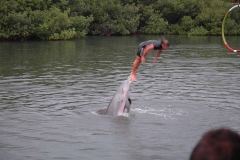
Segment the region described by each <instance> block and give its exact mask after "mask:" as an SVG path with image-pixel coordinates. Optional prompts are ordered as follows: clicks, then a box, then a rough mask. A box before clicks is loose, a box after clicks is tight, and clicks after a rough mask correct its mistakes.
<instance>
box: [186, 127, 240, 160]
mask: <svg viewBox="0 0 240 160" xmlns="http://www.w3.org/2000/svg"><path fill="white" fill-rule="evenodd" d="M190 160H240V135H239V134H238V133H236V132H234V131H231V130H229V129H217V130H211V131H209V132H207V133H205V134H204V135H203V137H202V139H201V140H200V141H199V142H198V144H197V145H196V147H195V148H194V150H193V151H192V154H191V157H190Z"/></svg>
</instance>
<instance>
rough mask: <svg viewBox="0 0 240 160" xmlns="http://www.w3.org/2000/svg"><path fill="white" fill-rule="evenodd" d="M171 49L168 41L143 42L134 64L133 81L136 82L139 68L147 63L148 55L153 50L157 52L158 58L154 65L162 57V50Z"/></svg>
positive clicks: (155, 59)
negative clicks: (141, 64)
mask: <svg viewBox="0 0 240 160" xmlns="http://www.w3.org/2000/svg"><path fill="white" fill-rule="evenodd" d="M168 47H169V42H168V40H166V39H162V40H148V41H145V42H142V43H140V44H139V46H138V51H137V56H136V59H135V61H134V63H133V66H132V72H131V75H130V76H131V79H132V81H136V80H137V77H136V72H137V69H138V66H139V65H140V63H141V62H142V63H145V61H146V58H145V57H146V55H147V54H148V53H149V52H150V51H151V50H157V53H156V56H155V58H154V60H153V62H154V63H156V62H157V58H158V57H159V56H160V54H161V52H162V50H167V49H168Z"/></svg>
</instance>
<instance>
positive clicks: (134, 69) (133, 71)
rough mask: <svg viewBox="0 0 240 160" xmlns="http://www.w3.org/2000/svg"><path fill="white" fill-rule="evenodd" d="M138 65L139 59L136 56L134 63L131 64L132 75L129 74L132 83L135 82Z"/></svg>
mask: <svg viewBox="0 0 240 160" xmlns="http://www.w3.org/2000/svg"><path fill="white" fill-rule="evenodd" d="M140 63H141V57H139V56H137V57H136V59H135V61H134V62H133V66H132V73H131V79H132V81H136V80H137V77H136V73H137V69H138V66H139V65H140Z"/></svg>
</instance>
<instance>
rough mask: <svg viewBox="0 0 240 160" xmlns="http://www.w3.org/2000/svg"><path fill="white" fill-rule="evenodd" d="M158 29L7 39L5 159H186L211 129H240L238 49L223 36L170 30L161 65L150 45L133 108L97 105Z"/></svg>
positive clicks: (0, 87) (0, 55)
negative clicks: (116, 110)
mask: <svg viewBox="0 0 240 160" xmlns="http://www.w3.org/2000/svg"><path fill="white" fill-rule="evenodd" d="M159 38H160V37H158V36H126V37H95V36H92V37H91V36H90V37H85V38H81V39H75V40H69V41H52V42H48V41H31V42H1V43H0V121H1V123H0V159H2V160H9V159H12V160H18V159H19V160H22V159H25V160H27V159H29V160H30V159H58V160H59V159H86V160H87V159H89V160H95V159H106V160H112V159H115V160H118V159H119V160H123V159H133V160H145V159H162V160H173V159H182V160H185V159H188V158H189V155H190V153H191V151H192V149H193V147H194V146H195V145H196V143H197V141H198V140H199V139H200V137H201V136H202V134H203V133H205V132H206V131H208V130H210V129H214V128H219V127H227V128H231V129H234V130H236V131H237V132H238V133H240V125H239V124H240V118H239V114H240V106H239V103H240V100H239V97H240V91H239V89H240V83H239V82H240V55H239V54H236V53H231V52H229V51H228V50H227V49H226V48H225V47H224V45H223V43H222V39H221V37H211V36H209V37H188V36H165V38H167V39H168V40H169V41H170V44H171V46H170V49H169V50H168V51H163V53H162V55H161V56H160V57H159V59H158V62H157V63H156V64H153V63H152V61H153V57H154V56H155V52H154V51H153V52H151V53H149V54H148V55H147V59H146V60H147V61H146V63H145V64H142V65H141V66H140V67H139V69H138V73H137V78H138V81H137V82H134V83H132V84H131V88H130V97H131V99H132V107H131V111H130V113H129V114H127V115H124V116H122V117H107V116H100V115H97V114H96V111H97V110H98V109H101V108H103V107H107V106H108V104H109V102H110V100H111V98H112V96H113V95H114V94H115V92H116V90H117V87H118V86H119V85H120V84H121V82H122V81H123V80H125V79H126V78H127V77H128V75H129V74H130V72H131V67H132V63H133V61H134V59H135V56H136V51H137V46H138V44H139V43H140V42H142V41H144V40H148V39H159ZM226 39H227V41H228V43H229V45H230V46H233V47H237V46H238V43H237V42H239V40H240V39H239V37H226ZM239 48H240V46H239ZM239 48H236V49H239Z"/></svg>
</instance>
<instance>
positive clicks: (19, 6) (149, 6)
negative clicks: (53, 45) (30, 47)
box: [0, 0, 240, 40]
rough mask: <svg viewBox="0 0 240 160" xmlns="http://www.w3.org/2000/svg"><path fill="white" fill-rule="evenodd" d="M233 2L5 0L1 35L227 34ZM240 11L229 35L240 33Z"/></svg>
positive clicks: (50, 37) (4, 37)
mask: <svg viewBox="0 0 240 160" xmlns="http://www.w3.org/2000/svg"><path fill="white" fill-rule="evenodd" d="M230 2H231V1H229V0H0V39H1V40H28V39H33V38H38V39H44V40H59V39H71V38H74V37H81V36H85V35H87V34H88V35H130V34H136V33H141V34H174V35H176V34H180V35H221V26H222V20H223V18H224V15H225V14H226V12H227V11H228V9H229V8H230V7H232V4H231V3H230ZM239 13H240V11H239V9H235V10H234V12H233V13H231V15H230V16H229V17H228V18H227V22H226V26H225V33H226V34H227V35H238V34H239V33H240V23H239V22H240V17H239V16H240V14H239Z"/></svg>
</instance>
